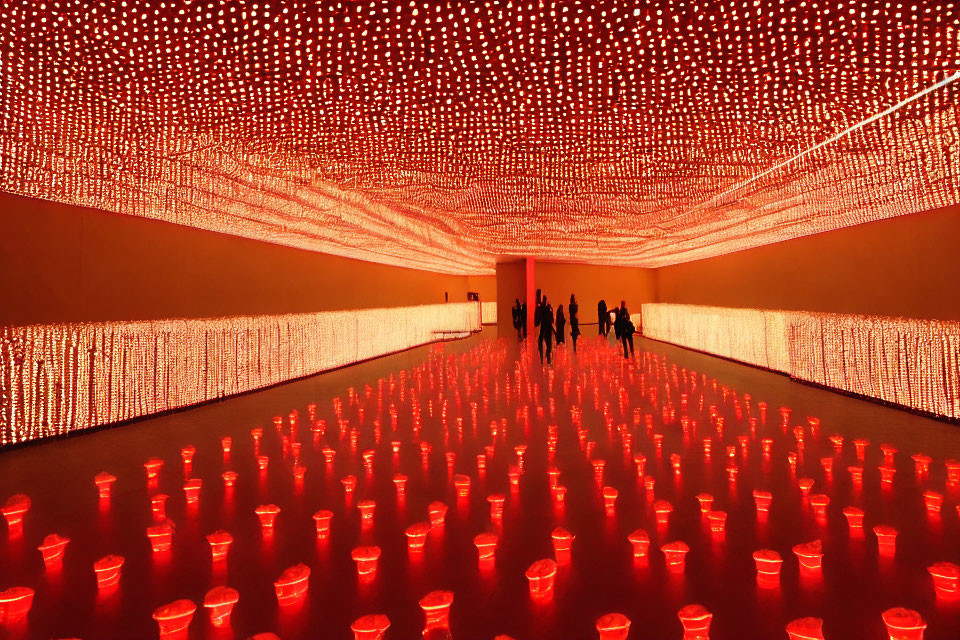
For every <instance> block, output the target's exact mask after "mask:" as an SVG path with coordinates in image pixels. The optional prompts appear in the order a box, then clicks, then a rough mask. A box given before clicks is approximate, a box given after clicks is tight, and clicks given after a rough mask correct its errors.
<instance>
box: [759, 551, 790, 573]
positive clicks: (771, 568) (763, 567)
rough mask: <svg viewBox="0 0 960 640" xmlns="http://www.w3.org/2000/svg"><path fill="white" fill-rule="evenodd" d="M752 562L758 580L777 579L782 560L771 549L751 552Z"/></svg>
mask: <svg viewBox="0 0 960 640" xmlns="http://www.w3.org/2000/svg"><path fill="white" fill-rule="evenodd" d="M753 561H754V562H755V563H756V565H757V577H758V578H774V579H776V578H779V577H780V566H781V565H782V564H783V559H782V558H781V557H780V554H779V553H777V552H776V551H773V550H772V549H758V550H757V551H754V552H753Z"/></svg>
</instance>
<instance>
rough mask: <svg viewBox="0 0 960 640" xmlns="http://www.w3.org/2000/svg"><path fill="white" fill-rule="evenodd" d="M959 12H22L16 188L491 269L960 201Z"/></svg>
mask: <svg viewBox="0 0 960 640" xmlns="http://www.w3.org/2000/svg"><path fill="white" fill-rule="evenodd" d="M956 25H957V7H956V3H955V2H945V1H941V0H931V1H918V2H916V3H914V4H904V3H897V2H867V3H850V2H847V1H846V0H822V1H819V2H794V1H784V0H695V1H691V2H676V1H673V2H668V1H666V0H663V1H661V0H657V1H653V2H647V3H638V2H624V1H622V0H597V1H595V2H573V1H568V0H544V1H541V2H536V3H533V2H494V1H492V0H487V1H485V2H472V3H456V2H449V1H448V0H410V1H409V2H383V1H382V0H356V1H353V0H351V1H346V0H324V1H319V2H318V1H317V0H289V1H288V2H282V3H276V2H272V3H271V2H267V1H266V0H244V1H242V2H241V1H234V2H222V1H220V0H193V1H191V2H174V1H167V2H159V1H156V0H126V1H125V2H111V1H107V0H99V1H88V0H49V1H47V2H43V3H38V2H7V3H3V5H2V6H0V86H2V87H3V91H0V114H2V116H3V118H2V126H0V189H2V190H5V191H9V192H13V193H17V194H21V195H27V196H34V197H38V198H44V199H48V200H54V201H58V202H65V203H70V204H77V205H84V206H90V207H95V208H100V209H107V210H110V211H115V212H119V213H123V214H127V215H134V216H143V217H148V218H155V219H160V220H165V221H169V222H174V223H177V224H181V225H189V226H194V227H199V228H202V229H208V230H213V231H218V232H223V233H230V234H235V235H240V236H244V237H249V238H255V239H258V240H264V241H268V242H274V243H279V244H284V245H290V246H295V247H300V248H304V249H311V250H315V251H321V252H325V253H330V254H334V255H341V256H349V257H355V258H361V259H365V260H370V261H375V262H382V263H388V264H395V265H401V266H407V267H414V268H420V269H427V270H433V271H438V272H447V273H460V274H492V273H493V272H494V269H495V260H496V256H498V255H520V256H532V257H537V258H541V257H542V258H548V259H561V260H569V261H583V262H593V263H601V264H618V265H625V266H643V267H658V266H664V265H669V264H674V263H678V262H684V261H689V260H694V259H699V258H706V257H710V256H716V255H722V254H725V253H729V252H732V251H738V250H742V249H746V248H750V247H755V246H759V245H764V244H770V243H773V242H779V241H783V240H786V239H790V238H796V237H800V236H805V235H810V234H814V233H819V232H824V231H829V230H833V229H837V228H842V227H849V226H853V225H856V224H860V223H863V222H868V221H871V220H880V219H885V218H891V217H895V216H901V215H906V214H910V213H914V212H917V211H924V210H930V209H935V208H939V207H945V206H949V205H953V204H957V203H960V136H958V134H957V132H958V130H960V110H958V109H957V106H956V105H957V86H958V82H957V80H958V78H960V30H958V29H957V27H956Z"/></svg>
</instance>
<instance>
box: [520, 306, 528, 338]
mask: <svg viewBox="0 0 960 640" xmlns="http://www.w3.org/2000/svg"><path fill="white" fill-rule="evenodd" d="M520 327H521V328H522V329H523V338H521V339H522V340H526V339H527V303H526V302H524V303H523V304H521V305H520Z"/></svg>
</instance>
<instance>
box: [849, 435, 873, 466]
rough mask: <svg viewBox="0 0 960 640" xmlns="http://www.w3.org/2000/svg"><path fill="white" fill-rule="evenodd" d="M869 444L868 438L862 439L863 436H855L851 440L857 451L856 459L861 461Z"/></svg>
mask: <svg viewBox="0 0 960 640" xmlns="http://www.w3.org/2000/svg"><path fill="white" fill-rule="evenodd" d="M869 444H870V441H869V440H864V439H863V438H857V439H856V440H854V441H853V448H854V449H856V451H857V460H859V461H860V462H861V463H863V460H864V458H865V457H866V451H867V445H869Z"/></svg>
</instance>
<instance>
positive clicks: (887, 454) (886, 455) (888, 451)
mask: <svg viewBox="0 0 960 640" xmlns="http://www.w3.org/2000/svg"><path fill="white" fill-rule="evenodd" d="M880 452H881V453H882V454H883V464H884V465H886V466H888V467H895V466H896V463H895V462H894V456H895V455H896V454H897V448H896V447H894V446H893V445H890V444H881V445H880Z"/></svg>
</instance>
